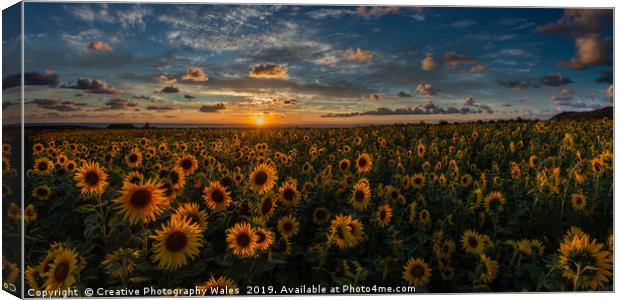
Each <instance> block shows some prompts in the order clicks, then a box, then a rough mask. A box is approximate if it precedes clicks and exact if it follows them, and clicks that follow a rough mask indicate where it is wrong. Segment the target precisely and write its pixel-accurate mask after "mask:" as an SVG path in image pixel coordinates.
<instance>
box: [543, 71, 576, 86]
mask: <svg viewBox="0 0 620 300" xmlns="http://www.w3.org/2000/svg"><path fill="white" fill-rule="evenodd" d="M540 83H541V84H543V85H547V86H555V87H558V86H561V85H565V84H569V83H573V81H572V80H571V79H570V78H568V77H564V76H562V75H560V73H550V74H547V75H543V76H542V77H540Z"/></svg>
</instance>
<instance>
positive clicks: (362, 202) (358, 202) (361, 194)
mask: <svg viewBox="0 0 620 300" xmlns="http://www.w3.org/2000/svg"><path fill="white" fill-rule="evenodd" d="M351 192H352V195H351V204H352V205H353V208H355V209H356V210H364V209H366V207H368V204H369V203H370V186H368V183H367V181H363V180H360V181H358V182H357V183H355V184H354V185H353V190H352V191H351Z"/></svg>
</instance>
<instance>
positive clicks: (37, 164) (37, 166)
mask: <svg viewBox="0 0 620 300" xmlns="http://www.w3.org/2000/svg"><path fill="white" fill-rule="evenodd" d="M53 167H54V163H52V161H51V160H49V159H48V158H45V157H40V158H37V159H36V160H35V161H34V173H35V174H37V175H39V176H44V175H48V174H49V173H50V171H51V170H52V168H53Z"/></svg>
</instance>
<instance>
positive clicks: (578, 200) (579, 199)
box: [575, 197, 583, 204]
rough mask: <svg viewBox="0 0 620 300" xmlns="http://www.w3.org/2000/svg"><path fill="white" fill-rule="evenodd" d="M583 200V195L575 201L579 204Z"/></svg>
mask: <svg viewBox="0 0 620 300" xmlns="http://www.w3.org/2000/svg"><path fill="white" fill-rule="evenodd" d="M582 201H583V199H581V197H577V198H576V199H575V203H577V204H581V202H582Z"/></svg>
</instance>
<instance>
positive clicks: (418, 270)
mask: <svg viewBox="0 0 620 300" xmlns="http://www.w3.org/2000/svg"><path fill="white" fill-rule="evenodd" d="M423 275H424V267H422V266H420V265H415V266H413V268H411V276H413V277H414V278H420V277H422V276H423Z"/></svg>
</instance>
